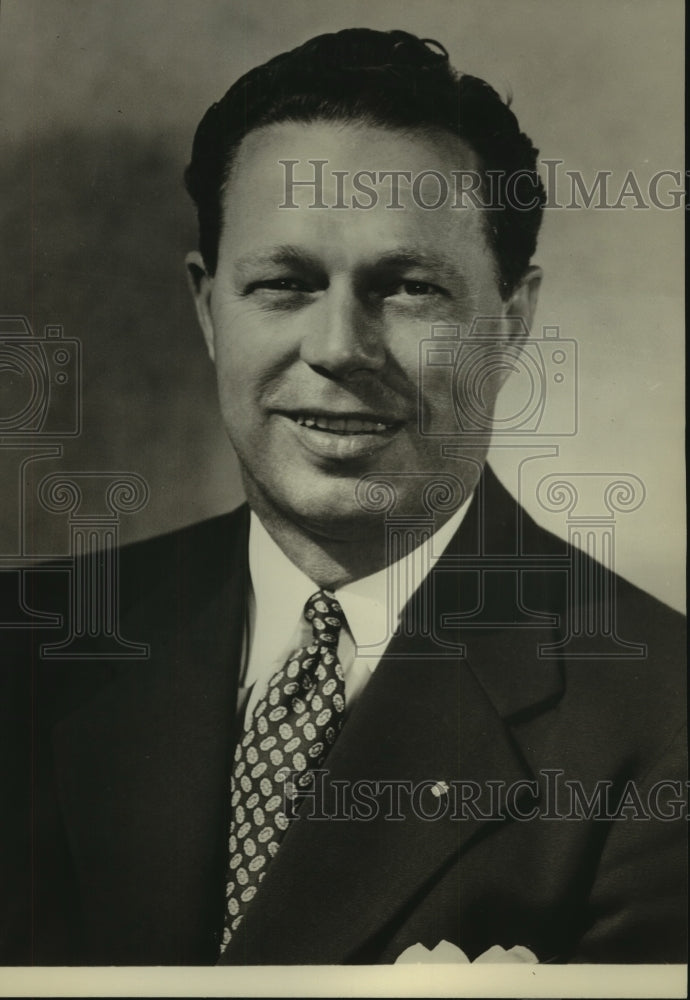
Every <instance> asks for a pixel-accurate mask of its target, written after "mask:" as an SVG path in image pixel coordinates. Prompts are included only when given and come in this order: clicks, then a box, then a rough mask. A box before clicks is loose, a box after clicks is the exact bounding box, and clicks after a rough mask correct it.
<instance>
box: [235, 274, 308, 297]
mask: <svg viewBox="0 0 690 1000" xmlns="http://www.w3.org/2000/svg"><path fill="white" fill-rule="evenodd" d="M261 289H264V290H267V291H271V292H308V291H310V289H309V287H308V286H307V285H306V284H305V283H304V282H303V281H299V279H297V278H262V279H261V280H259V281H252V282H250V283H249V285H247V288H246V289H245V294H246V295H249V294H250V293H251V292H255V291H257V290H261Z"/></svg>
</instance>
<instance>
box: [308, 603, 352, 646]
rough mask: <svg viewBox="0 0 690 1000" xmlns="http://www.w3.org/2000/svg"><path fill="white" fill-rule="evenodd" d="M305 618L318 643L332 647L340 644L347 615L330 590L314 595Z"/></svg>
mask: <svg viewBox="0 0 690 1000" xmlns="http://www.w3.org/2000/svg"><path fill="white" fill-rule="evenodd" d="M304 617H305V618H306V619H307V621H308V622H309V624H310V625H311V627H312V631H313V633H314V639H315V640H316V641H317V642H321V643H325V644H326V645H331V646H336V645H337V644H338V636H339V635H340V630H341V628H342V627H343V624H344V622H345V615H344V614H343V609H342V608H341V607H340V604H339V603H338V601H336V599H335V596H334V595H333V594H331V593H330V592H329V591H328V590H317V592H316V593H315V594H312V596H311V597H310V598H309V600H308V601H307V603H306V605H305V607H304Z"/></svg>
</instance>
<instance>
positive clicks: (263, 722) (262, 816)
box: [220, 590, 345, 954]
mask: <svg viewBox="0 0 690 1000" xmlns="http://www.w3.org/2000/svg"><path fill="white" fill-rule="evenodd" d="M304 617H305V618H306V620H307V621H308V622H309V624H310V625H311V627H312V639H311V642H310V644H309V645H308V646H302V647H301V648H300V649H298V650H296V652H295V653H293V655H292V656H291V657H290V658H289V660H288V661H287V663H286V664H285V665H284V666H283V667H281V668H280V670H278V671H277V673H275V674H274V675H273V677H272V678H271V680H270V682H269V685H268V690H267V692H266V695H265V696H264V697H263V698H261V699H260V700H259V702H258V704H257V705H256V708H255V709H254V712H253V714H252V719H251V723H250V728H249V729H248V730H246V731H245V732H244V734H243V735H242V737H241V739H240V741H239V743H238V744H237V748H236V750H235V766H234V770H233V775H232V784H231V792H230V794H231V805H232V809H233V819H232V824H231V827H230V840H229V849H230V864H229V867H228V875H227V886H226V897H227V904H226V911H225V923H224V928H223V940H222V943H221V948H220V951H221V954H222V953H223V952H224V951H225V949H226V948H227V946H228V944H229V942H230V939H231V937H232V935H233V934H234V932H235V931H236V930H237V928H238V927H239V925H240V923H241V922H242V919H243V917H244V914H245V913H246V911H247V908H248V906H249V904H250V903H251V901H252V900H253V898H254V896H255V895H256V892H257V889H258V887H259V884H260V883H261V881H262V879H263V877H264V875H265V874H266V869H267V867H268V865H269V863H270V860H271V858H272V857H273V856H274V855H275V854H276V852H277V850H278V847H279V844H280V840H281V837H282V836H283V834H284V833H285V831H286V830H287V828H288V826H289V825H290V819H291V818H293V817H294V813H295V809H296V806H297V797H298V795H299V792H298V788H299V786H301V787H302V788H304V787H306V785H307V784H309V782H310V772H311V771H312V770H315V769H317V768H319V767H321V765H322V764H323V762H324V760H325V759H326V755H327V754H328V751H329V750H330V748H331V746H332V744H333V743H334V742H335V738H336V736H337V735H338V733H339V731H340V729H341V727H342V724H343V718H344V714H343V713H344V711H345V679H344V676H343V670H342V667H341V665H340V663H339V662H338V657H337V647H338V637H339V635H340V629H341V628H342V626H343V624H344V621H345V618H344V615H343V613H342V608H341V607H340V605H339V604H338V602H337V601H336V599H335V597H334V596H333V594H331V593H329V591H327V590H319V591H317V593H315V594H313V595H312V596H311V597H310V598H309V600H308V601H307V603H306V605H305V608H304ZM291 776H292V777H291ZM292 778H294V779H295V780H292ZM288 801H289V803H290V804H289V806H288ZM286 809H288V810H289V812H290V813H291V814H292V816H291V817H290V818H289V817H288V815H287V812H286Z"/></svg>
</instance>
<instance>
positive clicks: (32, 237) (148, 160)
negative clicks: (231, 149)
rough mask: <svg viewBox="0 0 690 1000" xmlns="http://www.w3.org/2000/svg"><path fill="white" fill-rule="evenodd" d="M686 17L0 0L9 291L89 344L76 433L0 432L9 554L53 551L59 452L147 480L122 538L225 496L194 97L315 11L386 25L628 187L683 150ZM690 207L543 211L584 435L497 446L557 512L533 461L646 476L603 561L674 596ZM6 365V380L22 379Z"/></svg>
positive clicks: (521, 9)
mask: <svg viewBox="0 0 690 1000" xmlns="http://www.w3.org/2000/svg"><path fill="white" fill-rule="evenodd" d="M682 18H683V10H682V5H681V4H680V3H679V2H676V0H645V2H644V3H642V2H640V0H604V2H602V0H592V2H590V0H580V2H578V3H575V4H573V3H572V2H571V0H419V2H405V3H400V2H388V0H373V2H372V0H365V2H359V0H342V2H339V3H332V2H309V0H291V2H290V3H284V2H282V0H253V2H251V3H249V2H247V3H241V2H238V0H197V2H195V3H189V2H187V0H33V2H32V0H3V3H2V8H1V12H0V88H1V89H0V112H1V118H2V141H3V156H2V161H1V163H0V171H1V176H2V203H1V210H2V270H1V274H0V282H1V284H0V312H1V313H2V315H3V317H12V316H15V315H25V316H26V317H27V318H28V321H29V323H30V324H31V327H32V329H33V332H34V334H41V333H42V331H43V330H44V327H45V326H46V324H54V325H61V326H62V327H63V330H64V334H63V336H64V337H65V338H68V339H69V338H74V339H77V340H78V341H79V342H80V344H81V351H82V370H81V386H82V389H83V398H82V424H81V428H82V429H81V434H80V435H79V436H78V437H74V438H67V437H66V438H65V439H64V440H63V441H62V455H61V456H60V457H59V459H51V458H50V456H47V457H45V458H42V459H40V460H37V461H34V462H33V463H29V465H27V466H25V468H24V472H23V473H21V469H20V466H21V462H22V461H25V460H26V458H27V457H30V456H31V449H32V448H39V447H40V445H41V439H40V435H37V436H36V437H35V441H34V442H33V444H32V443H31V442H30V441H27V440H24V441H23V443H22V444H21V447H9V446H5V447H3V448H0V463H1V466H2V468H1V472H2V480H1V483H2V486H1V490H0V498H1V501H2V518H1V519H0V552H2V553H4V554H7V553H12V552H14V551H16V550H17V547H18V544H19V543H18V535H19V534H21V535H22V538H23V541H22V542H21V545H23V546H24V550H25V551H33V552H44V551H45V552H48V551H60V549H61V548H64V545H65V539H66V537H67V535H66V524H65V518H64V517H60V516H59V515H57V514H55V513H52V514H49V513H47V512H45V511H44V510H43V509H42V508H41V507H40V504H38V502H37V501H36V498H35V491H36V487H37V483H38V481H39V480H40V479H41V478H42V477H43V476H44V475H45V474H46V473H48V472H50V471H53V470H56V469H62V470H72V471H95V470H104V471H109V470H110V471H132V472H137V473H138V474H140V475H141V476H142V477H143V478H144V479H145V480H146V482H147V483H148V485H149V487H150V500H149V502H148V505H147V506H146V507H145V509H143V510H141V511H140V512H139V513H137V514H135V515H132V516H129V517H128V516H123V517H122V521H121V535H122V537H123V538H124V539H125V540H131V539H136V538H143V537H147V536H149V535H152V534H155V533H158V532H161V531H166V530H170V529H172V528H175V527H177V526H179V525H182V524H185V523H189V522H192V521H195V520H198V519H200V518H202V517H207V516H210V515H213V514H215V513H218V512H220V511H223V510H228V509H230V508H231V507H232V506H234V505H235V504H236V503H237V502H238V501H239V500H240V499H241V496H242V493H241V487H240V485H239V482H238V478H237V471H236V466H235V463H234V459H233V456H232V452H231V450H230V447H229V445H227V443H226V442H225V438H224V435H223V430H222V427H221V424H220V419H219V416H218V414H217V408H216V403H215V388H214V379H213V372H212V369H211V366H210V363H209V361H208V359H207V357H206V354H205V351H204V349H203V345H202V342H201V336H200V334H198V332H197V329H196V323H195V318H194V313H193V309H192V306H191V303H190V301H189V299H188V293H187V290H186V285H185V275H184V269H183V264H182V261H183V255H184V253H185V251H187V250H188V249H191V248H193V247H194V244H195V222H194V217H193V212H192V208H191V206H190V204H188V201H187V198H186V195H185V193H184V191H183V188H182V182H181V174H182V170H183V168H184V165H185V163H186V160H187V157H188V153H189V149H190V145H191V138H192V135H193V131H194V128H195V126H196V124H197V122H198V120H199V118H200V117H201V115H202V114H203V112H204V111H205V109H206V107H207V106H208V105H209V104H210V103H211V102H212V101H213V100H215V99H216V98H217V97H219V96H220V95H221V94H222V93H223V92H224V91H225V89H226V88H227V87H228V86H229V85H230V83H231V82H232V81H233V80H234V79H235V78H236V77H237V76H238V75H239V74H240V73H242V72H244V71H245V70H247V69H248V68H250V67H251V66H252V65H254V64H256V63H257V62H259V61H263V60H265V59H266V58H268V57H269V56H271V55H273V54H275V53H277V52H279V51H281V50H283V49H285V48H287V47H291V46H293V45H296V44H298V43H300V42H301V41H303V40H304V39H306V38H307V37H309V36H310V35H313V34H316V33H319V32H322V31H330V30H336V29H338V28H342V27H348V26H369V27H375V28H391V27H402V28H405V29H408V30H411V31H413V32H415V33H418V34H421V35H422V36H432V37H436V38H438V39H440V40H441V41H442V42H443V43H444V45H445V46H446V47H447V49H448V50H449V52H450V54H451V58H452V60H453V62H454V63H455V64H456V65H457V66H459V67H460V68H462V69H464V70H466V71H468V72H472V73H477V74H479V75H481V76H485V77H486V78H487V79H488V80H489V81H490V82H491V83H493V85H494V86H496V87H497V89H499V91H501V92H502V93H504V94H505V93H508V92H512V93H513V95H514V99H513V106H514V108H515V110H516V113H517V114H518V117H519V118H520V121H521V123H522V125H523V127H524V129H525V130H526V131H527V132H528V133H529V134H530V135H531V136H532V137H533V139H534V141H535V143H536V144H537V146H538V147H539V149H540V151H541V156H542V157H543V158H550V159H558V160H562V161H563V169H570V170H579V171H581V172H582V175H583V177H584V178H585V179H586V180H587V181H588V182H591V181H592V179H593V178H594V177H595V175H596V173H597V171H601V170H607V171H611V172H612V174H611V176H612V181H613V187H614V188H616V186H618V187H620V184H621V183H622V180H623V178H624V177H625V175H626V174H627V172H628V171H629V170H633V171H635V172H636V175H637V176H639V177H640V178H641V181H642V184H643V186H644V183H646V181H647V180H648V179H649V178H650V177H651V176H653V175H654V173H655V172H658V171H660V170H674V169H675V170H677V169H680V168H681V167H682V162H683V160H682V146H681V142H682V128H681V108H682V96H681V95H682V89H681V88H682V82H683V81H682V72H683V66H682V44H683V34H682V26H683V21H682ZM682 215H683V212H682V209H679V210H675V211H666V210H661V209H659V208H654V207H651V208H647V209H644V208H639V209H635V208H633V207H632V204H631V202H630V201H629V202H628V205H627V207H626V208H625V209H624V210H622V211H612V210H596V209H594V210H593V209H590V210H587V211H585V210H579V211H577V210H575V211H568V210H554V211H550V212H547V217H546V220H545V226H544V231H543V236H542V240H541V245H540V251H539V254H538V257H537V262H538V263H541V264H542V265H543V266H544V269H545V271H546V279H545V283H544V287H543V290H542V299H541V304H540V308H539V312H538V317H537V320H538V323H537V328H536V330H535V335H536V336H537V337H539V336H540V330H541V327H542V326H543V325H545V326H552V327H554V326H557V327H559V329H560V335H561V337H563V338H569V339H571V340H574V341H576V343H577V346H578V351H579V401H580V408H579V416H578V433H577V434H575V435H573V436H571V437H568V438H564V439H561V440H560V443H559V453H558V455H557V456H554V457H551V458H548V459H543V460H542V459H534V460H533V461H531V462H530V463H527V464H523V466H522V474H521V478H519V477H518V465H519V462H518V459H523V458H525V457H527V452H525V453H524V454H523V453H520V455H518V453H517V452H516V450H515V449H506V448H495V449H494V452H493V463H494V466H495V468H496V470H497V471H498V473H499V475H501V476H502V478H504V480H505V481H506V483H507V485H509V487H510V488H512V489H513V490H514V491H517V490H519V491H520V493H521V497H522V499H523V502H524V503H525V504H526V506H527V507H528V509H530V510H532V511H533V512H534V514H535V516H537V517H538V519H539V520H540V521H541V522H542V523H544V524H546V525H547V526H548V527H551V528H552V529H553V530H555V531H557V532H559V533H561V534H566V533H567V530H568V525H567V520H566V517H565V515H564V514H563V513H562V512H561V513H554V512H550V513H549V512H547V511H545V510H544V509H543V508H542V507H541V506H540V504H539V503H538V501H537V500H536V489H537V485H538V482H539V481H540V479H541V478H542V477H543V476H544V475H546V474H550V473H554V472H561V473H563V474H570V473H573V472H579V473H582V472H595V473H605V474H619V473H629V474H632V475H634V476H636V477H637V478H638V479H639V481H640V482H641V483H642V484H643V486H644V493H645V495H644V499H643V502H642V503H641V504H640V505H639V506H638V507H637V509H636V510H634V511H632V510H631V511H630V512H629V513H625V514H624V513H620V514H619V515H617V520H616V531H617V539H616V568H617V569H618V571H619V572H621V573H622V574H623V575H624V576H626V577H628V578H630V579H632V580H633V581H635V582H637V583H639V584H640V585H642V586H644V587H645V588H646V589H648V590H651V591H652V592H653V593H655V594H657V595H658V596H660V597H661V598H663V599H664V600H666V601H667V602H669V603H671V604H672V605H674V606H677V607H678V606H680V605H681V604H682V603H683V599H684V596H683V580H684V568H683V560H684V537H683V525H684V516H683V509H684V495H683V483H684V475H683V450H682V440H683V438H682V435H683V383H682V361H683V316H682V311H681V305H682V299H681V296H682V291H681V289H682V285H681V281H682V224H683V219H682ZM17 378H19V376H17ZM3 385H4V387H5V391H6V393H9V398H10V404H11V399H12V393H15V394H16V398H17V399H18V400H19V399H20V397H21V392H22V387H21V385H20V384H19V383H18V382H17V379H15V380H14V382H13V381H12V379H10V380H9V382H8V381H7V379H6V380H5V382H3ZM506 398H507V400H508V403H507V405H510V396H509V395H508V396H507V397H506ZM54 405H55V406H62V407H63V408H64V407H68V406H70V405H72V404H71V403H69V402H68V401H65V398H64V397H62V402H56V403H55V404H54ZM62 416H63V417H64V414H63V415H62ZM56 419H57V417H56ZM3 440H4V441H5V445H7V439H3ZM20 473H21V478H22V479H23V483H22V484H21V485H20V482H19V478H20ZM597 488H598V487H595V492H596V489H597ZM597 503H599V507H601V503H600V501H599V500H597V497H596V496H595V497H593V498H592V499H591V504H592V505H593V507H592V511H593V512H594V514H596V511H595V508H596V505H597ZM633 506H634V505H633ZM602 509H603V508H602Z"/></svg>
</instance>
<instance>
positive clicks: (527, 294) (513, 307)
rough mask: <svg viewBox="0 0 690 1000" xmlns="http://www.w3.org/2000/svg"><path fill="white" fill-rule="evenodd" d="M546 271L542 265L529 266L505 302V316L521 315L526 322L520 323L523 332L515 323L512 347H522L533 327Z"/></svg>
mask: <svg viewBox="0 0 690 1000" xmlns="http://www.w3.org/2000/svg"><path fill="white" fill-rule="evenodd" d="M543 276H544V273H543V271H542V269H541V268H540V267H528V268H527V271H526V273H525V274H524V276H523V277H522V278H521V279H520V281H519V282H518V284H517V285H516V287H515V289H514V290H513V292H512V294H511V296H510V298H509V299H508V300H507V302H506V303H505V304H504V307H503V315H504V316H520V317H522V319H523V320H524V323H521V324H519V326H520V327H522V332H521V333H520V332H517V329H518V324H515V330H516V332H515V334H513V335H511V337H510V344H511V346H512V347H517V348H520V349H521V348H522V346H523V344H524V342H525V340H526V339H527V335H528V334H529V332H530V331H531V329H532V320H533V319H534V313H535V311H536V308H537V300H538V298H539V289H540V287H541V280H542V278H543Z"/></svg>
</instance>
